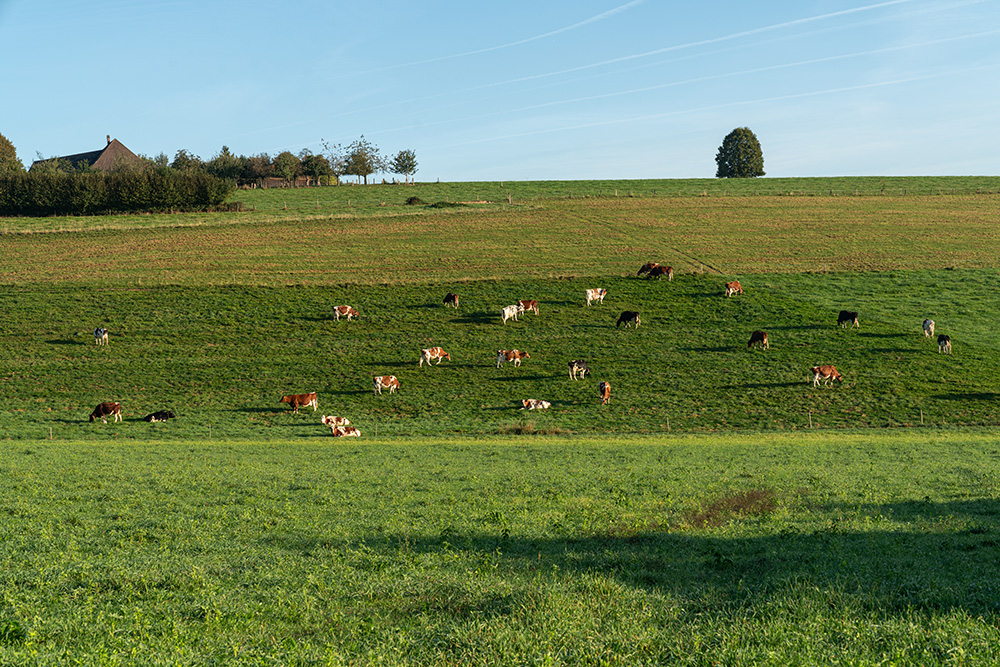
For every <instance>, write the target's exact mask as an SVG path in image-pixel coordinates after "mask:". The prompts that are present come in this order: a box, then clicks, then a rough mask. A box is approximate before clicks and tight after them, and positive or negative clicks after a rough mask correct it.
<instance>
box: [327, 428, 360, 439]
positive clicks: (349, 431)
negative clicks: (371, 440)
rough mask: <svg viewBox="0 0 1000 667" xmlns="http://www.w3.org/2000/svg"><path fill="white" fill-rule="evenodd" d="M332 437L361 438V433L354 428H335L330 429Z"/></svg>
mask: <svg viewBox="0 0 1000 667" xmlns="http://www.w3.org/2000/svg"><path fill="white" fill-rule="evenodd" d="M330 435H332V436H334V437H351V436H353V437H355V438H360V437H361V431H359V430H358V429H356V428H354V427H353V426H334V427H332V428H330Z"/></svg>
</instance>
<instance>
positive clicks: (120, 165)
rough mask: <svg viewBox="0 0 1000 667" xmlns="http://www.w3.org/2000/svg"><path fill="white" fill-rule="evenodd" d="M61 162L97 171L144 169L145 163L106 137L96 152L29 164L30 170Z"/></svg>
mask: <svg viewBox="0 0 1000 667" xmlns="http://www.w3.org/2000/svg"><path fill="white" fill-rule="evenodd" d="M56 160H62V161H65V162H69V163H70V164H71V165H73V168H74V169H85V168H90V169H96V170H97V171H105V172H109V171H118V170H121V169H144V168H145V167H146V163H145V162H144V161H143V160H142V158H140V157H139V156H138V155H136V154H135V153H133V152H132V151H130V150H129V149H128V148H126V147H125V144H123V143H121V142H120V141H118V140H117V139H112V138H111V135H110V134H109V135H108V144H107V146H105V147H104V148H102V149H101V150H98V151H90V152H89V153H77V154H76V155H63V156H61V157H53V158H48V159H45V160H35V161H34V162H32V163H31V169H34V168H35V167H38V166H40V165H44V164H47V163H51V162H55V161H56Z"/></svg>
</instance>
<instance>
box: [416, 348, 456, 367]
mask: <svg viewBox="0 0 1000 667" xmlns="http://www.w3.org/2000/svg"><path fill="white" fill-rule="evenodd" d="M435 359H437V365H438V366H440V365H441V362H442V361H443V360H444V359H447V360H448V361H451V355H450V354H448V353H447V352H445V351H444V349H443V348H440V347H429V348H427V349H426V350H420V364H419V365H420V366H423V365H424V362H425V361H426V362H427V365H428V366H430V365H431V362H432V361H434V360H435Z"/></svg>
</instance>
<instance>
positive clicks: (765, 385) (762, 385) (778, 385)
mask: <svg viewBox="0 0 1000 667" xmlns="http://www.w3.org/2000/svg"><path fill="white" fill-rule="evenodd" d="M811 382H812V380H799V381H796V382H758V383H755V384H731V385H727V386H728V388H729V389H782V388H786V387H804V386H806V385H807V384H810V383H811Z"/></svg>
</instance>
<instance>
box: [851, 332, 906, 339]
mask: <svg viewBox="0 0 1000 667" xmlns="http://www.w3.org/2000/svg"><path fill="white" fill-rule="evenodd" d="M858 337H859V338H911V337H914V338H915V336H913V335H912V334H908V333H870V332H867V331H859V332H858Z"/></svg>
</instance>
